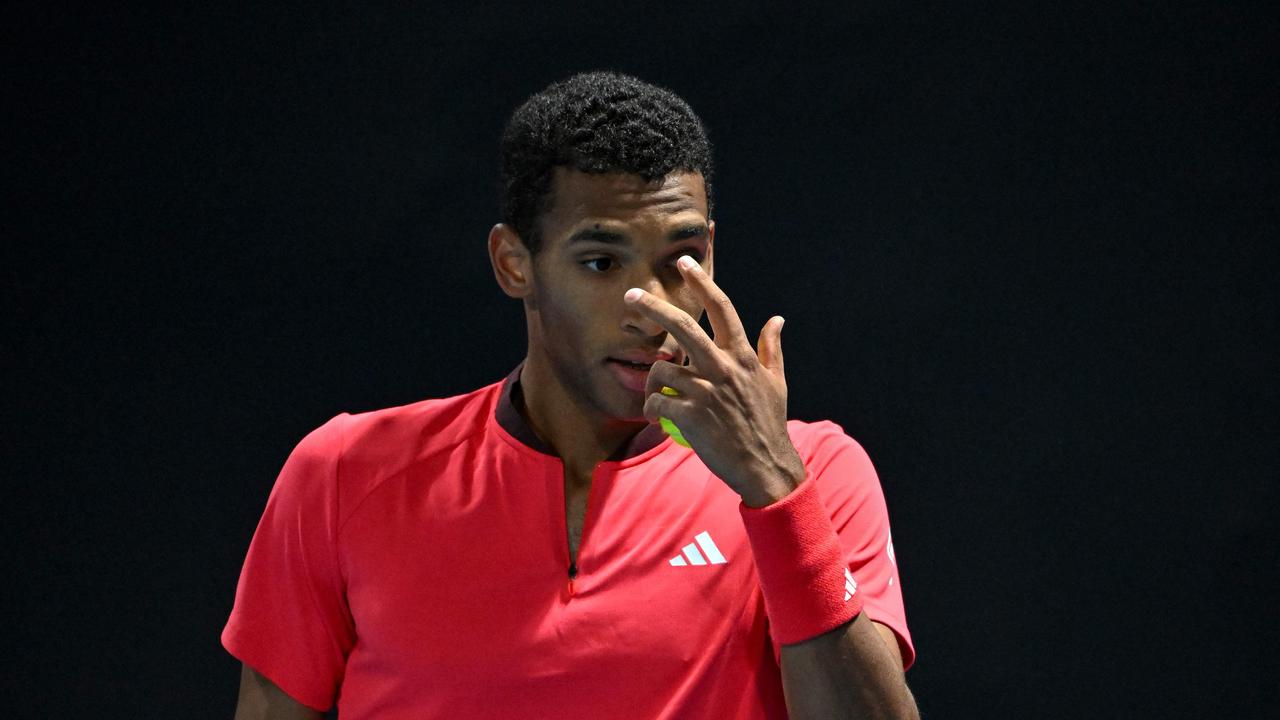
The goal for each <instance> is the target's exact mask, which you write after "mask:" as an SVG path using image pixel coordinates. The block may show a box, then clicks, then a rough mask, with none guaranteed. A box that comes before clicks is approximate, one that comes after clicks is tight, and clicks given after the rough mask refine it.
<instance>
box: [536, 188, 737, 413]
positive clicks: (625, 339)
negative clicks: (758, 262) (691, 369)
mask: <svg viewBox="0 0 1280 720" xmlns="http://www.w3.org/2000/svg"><path fill="white" fill-rule="evenodd" d="M555 172H556V174H555V176H554V178H553V179H552V184H551V191H552V205H551V208H550V209H549V210H548V211H547V212H546V213H545V214H544V215H543V216H542V218H541V224H540V228H541V232H542V245H541V249H540V251H539V252H538V255H537V256H536V258H535V260H534V273H533V274H534V292H533V297H532V298H530V300H531V302H530V303H529V309H530V319H531V322H530V333H531V335H536V339H535V338H531V339H533V340H534V342H535V343H537V345H538V346H539V347H540V348H541V350H542V352H544V353H545V354H546V356H547V358H548V360H549V361H550V365H551V369H552V371H553V372H554V373H555V374H556V377H557V380H558V381H559V384H560V385H561V386H562V387H563V388H564V389H565V390H566V391H567V392H569V393H571V394H572V395H573V396H574V398H573V399H574V400H575V401H577V402H578V403H580V404H584V405H586V406H588V407H591V408H593V409H594V410H596V411H598V412H599V413H601V414H602V415H603V416H605V417H608V418H613V419H616V420H623V421H643V420H644V416H643V408H644V400H645V395H644V383H645V379H646V376H647V375H648V368H647V366H648V365H652V364H653V362H654V360H656V359H665V360H670V361H671V362H674V363H676V364H681V363H682V362H683V360H684V352H683V350H682V349H681V348H680V347H679V346H678V345H676V342H675V339H674V338H672V337H671V336H670V335H669V334H668V333H667V332H666V331H665V330H663V329H662V327H661V326H659V325H657V324H655V323H654V322H653V321H651V320H648V319H646V318H644V317H643V316H642V315H640V314H639V313H638V312H636V311H635V310H634V309H633V308H632V307H630V306H628V305H627V304H626V303H624V302H623V299H622V296H623V294H624V293H626V291H627V290H628V289H629V288H633V287H638V288H642V289H644V290H647V291H648V292H650V293H653V294H654V295H656V296H658V297H659V298H662V299H664V300H666V301H667V302H669V303H671V304H672V305H675V306H676V307H678V308H680V309H682V310H684V311H685V312H687V313H689V315H690V316H692V317H693V318H694V319H698V318H700V317H701V315H702V311H703V308H702V306H701V304H700V303H699V302H698V300H697V299H696V298H695V297H694V295H693V293H692V291H691V290H690V289H689V288H688V287H686V285H685V283H684V280H683V279H682V278H681V276H680V271H679V270H678V269H677V268H676V260H677V259H678V258H679V257H680V256H681V255H689V256H690V257H692V258H693V259H694V260H697V261H698V262H700V263H701V264H702V267H703V268H704V269H705V270H706V271H707V272H708V273H710V272H711V269H712V266H711V260H712V257H711V250H712V247H711V246H712V239H713V237H714V234H715V226H714V223H711V222H709V221H708V219H707V193H706V186H705V185H704V183H703V179H702V175H701V174H699V173H679V174H671V175H668V176H667V177H666V178H664V179H662V180H659V181H657V182H653V183H646V182H645V181H644V180H643V179H642V178H640V177H639V176H635V175H625V174H603V175H601V174H588V173H583V172H577V171H574V170H567V169H564V168H557V169H556V171H555ZM628 361H630V362H632V363H636V364H635V365H632V364H629V363H628Z"/></svg>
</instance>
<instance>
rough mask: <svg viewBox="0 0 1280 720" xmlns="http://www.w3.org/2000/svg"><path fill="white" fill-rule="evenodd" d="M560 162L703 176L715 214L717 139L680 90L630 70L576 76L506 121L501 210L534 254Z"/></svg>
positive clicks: (643, 173) (592, 168) (655, 176)
mask: <svg viewBox="0 0 1280 720" xmlns="http://www.w3.org/2000/svg"><path fill="white" fill-rule="evenodd" d="M556 167H566V168H571V169H573V170H579V171H582V172H588V173H608V172H625V173H630V174H633V175H639V176H640V177H642V178H644V179H645V180H647V181H649V182H652V181H654V180H659V179H661V178H663V177H666V176H667V175H669V174H671V173H672V172H677V171H683V172H697V173H701V174H702V178H703V180H704V182H705V183H706V189H707V213H708V214H710V212H711V171H712V166H711V142H710V141H709V140H708V139H707V132H706V129H705V128H704V127H703V125H702V121H701V120H700V119H699V118H698V116H697V115H695V114H694V112H693V110H692V109H691V108H690V107H689V105H688V103H686V102H685V101H684V100H682V99H680V97H679V96H677V95H676V94H675V93H673V92H671V91H670V90H667V89H665V88H660V87H657V86H655V85H651V84H649V83H646V82H644V81H643V80H639V79H637V78H634V77H631V76H629V75H622V74H619V73H614V72H590V73H582V74H579V75H574V76H573V77H571V78H568V79H567V80H562V81H560V82H557V83H553V84H552V85H550V86H548V87H547V88H546V89H545V90H543V91H542V92H539V93H538V94H536V95H534V96H533V97H530V98H529V99H528V100H526V101H525V102H524V104H522V105H521V106H520V107H519V108H517V109H516V111H515V112H514V113H512V115H511V119H510V120H508V121H507V127H506V130H505V131H504V132H503V133H502V160H501V171H500V184H499V204H500V209H499V211H500V213H501V215H502V222H504V223H506V224H507V225H509V226H511V227H512V228H514V229H515V231H516V233H517V234H518V235H519V236H520V238H521V240H522V241H523V242H524V244H525V246H526V247H527V248H529V251H530V252H531V253H534V254H536V253H537V252H538V249H539V248H540V246H541V238H540V237H539V234H540V233H539V228H538V220H539V218H541V216H542V214H543V213H544V212H545V211H546V210H547V209H548V208H549V207H550V205H551V200H552V198H551V178H552V174H553V170H554V169H555V168H556Z"/></svg>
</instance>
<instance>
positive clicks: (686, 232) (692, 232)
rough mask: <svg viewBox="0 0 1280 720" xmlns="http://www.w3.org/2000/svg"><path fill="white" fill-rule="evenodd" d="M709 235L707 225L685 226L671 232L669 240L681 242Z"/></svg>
mask: <svg viewBox="0 0 1280 720" xmlns="http://www.w3.org/2000/svg"><path fill="white" fill-rule="evenodd" d="M706 234H707V226H706V225H701V224H699V225H684V226H681V227H678V228H676V229H675V230H672V231H671V234H670V235H668V236H667V239H668V240H670V241H671V242H679V241H681V240H689V239H691V238H697V237H702V236H704V235H706Z"/></svg>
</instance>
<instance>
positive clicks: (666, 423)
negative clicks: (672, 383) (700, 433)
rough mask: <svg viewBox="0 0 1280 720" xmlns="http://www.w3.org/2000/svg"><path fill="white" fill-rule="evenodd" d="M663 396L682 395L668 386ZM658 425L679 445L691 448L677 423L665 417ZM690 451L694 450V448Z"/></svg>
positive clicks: (663, 391) (664, 386) (661, 418)
mask: <svg viewBox="0 0 1280 720" xmlns="http://www.w3.org/2000/svg"><path fill="white" fill-rule="evenodd" d="M662 394H663V395H670V396H671V397H678V396H679V395H680V393H678V392H676V390H675V388H670V387H667V386H666V385H663V386H662ZM658 424H659V425H661V426H662V429H663V431H664V432H666V433H667V434H668V435H670V436H671V439H672V440H675V441H676V443H677V444H679V445H683V446H685V447H689V441H688V440H685V439H684V435H683V434H682V433H681V432H680V428H678V427H676V424H675V423H673V422H671V421H670V420H668V419H666V418H664V417H660V418H658ZM690 449H691V450H692V448H690Z"/></svg>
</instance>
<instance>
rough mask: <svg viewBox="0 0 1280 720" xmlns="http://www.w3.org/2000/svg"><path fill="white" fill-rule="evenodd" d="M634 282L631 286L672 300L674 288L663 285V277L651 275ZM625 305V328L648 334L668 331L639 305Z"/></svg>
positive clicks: (664, 299) (623, 319) (623, 320)
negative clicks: (641, 310)
mask: <svg viewBox="0 0 1280 720" xmlns="http://www.w3.org/2000/svg"><path fill="white" fill-rule="evenodd" d="M633 282H634V284H633V285H630V286H629V287H638V288H640V289H641V290H644V291H645V292H647V293H649V294H650V295H652V296H654V297H655V298H657V299H659V300H663V301H666V302H671V298H672V295H671V290H672V288H668V287H667V286H665V285H663V284H662V281H661V279H659V278H656V277H654V276H652V275H650V276H648V277H645V278H635V279H634V280H633ZM624 305H625V307H626V308H627V311H626V313H625V314H624V315H623V316H622V326H623V329H631V330H635V331H637V332H640V333H643V334H644V335H647V336H653V335H661V334H663V333H665V332H666V329H665V328H663V327H662V326H661V325H659V324H658V323H656V322H654V321H653V320H650V319H649V318H648V317H647V316H645V314H644V313H642V312H640V310H639V309H638V307H637V306H635V305H631V304H624Z"/></svg>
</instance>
